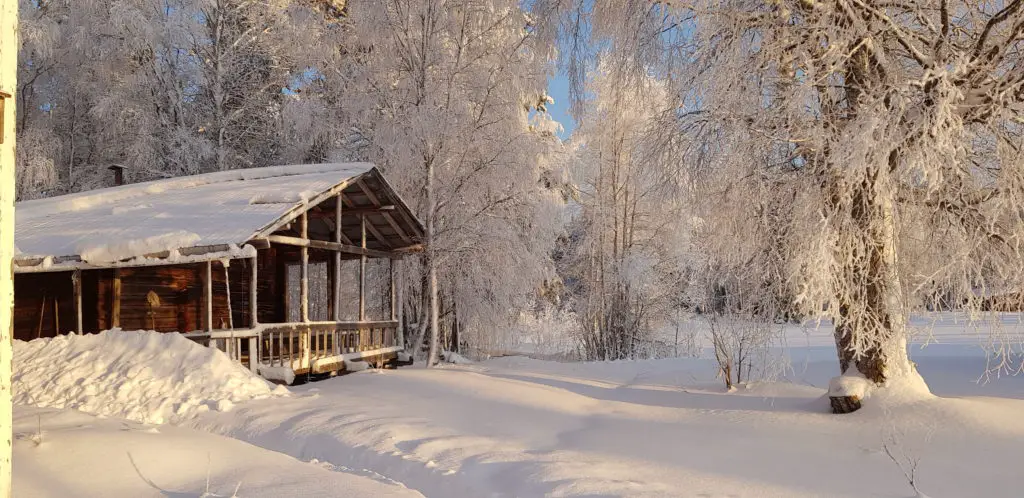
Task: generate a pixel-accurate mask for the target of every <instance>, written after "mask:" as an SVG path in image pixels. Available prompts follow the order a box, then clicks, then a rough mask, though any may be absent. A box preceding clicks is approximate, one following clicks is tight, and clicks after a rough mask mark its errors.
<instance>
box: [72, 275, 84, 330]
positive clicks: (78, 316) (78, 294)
mask: <svg viewBox="0 0 1024 498" xmlns="http://www.w3.org/2000/svg"><path fill="white" fill-rule="evenodd" d="M71 283H72V284H74V286H75V332H76V333H78V335H82V270H80V269H76V270H75V271H74V273H72V274H71Z"/></svg>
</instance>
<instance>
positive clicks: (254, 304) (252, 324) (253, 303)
mask: <svg viewBox="0 0 1024 498" xmlns="http://www.w3.org/2000/svg"><path fill="white" fill-rule="evenodd" d="M258 263H259V257H258V256H253V258H252V260H251V264H252V268H250V270H251V275H252V276H251V277H250V279H249V328H256V326H257V325H259V323H260V319H259V302H258V301H257V297H258V296H257V295H256V279H257V277H258V275H257V273H256V267H257V266H258Z"/></svg>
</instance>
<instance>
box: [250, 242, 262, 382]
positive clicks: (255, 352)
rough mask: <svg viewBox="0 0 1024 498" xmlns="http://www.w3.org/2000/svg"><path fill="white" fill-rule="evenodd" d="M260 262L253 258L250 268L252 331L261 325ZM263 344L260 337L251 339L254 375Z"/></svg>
mask: <svg viewBox="0 0 1024 498" xmlns="http://www.w3.org/2000/svg"><path fill="white" fill-rule="evenodd" d="M257 254H258V253H257ZM258 262H259V257H258V256H253V258H252V259H251V260H250V265H252V268H250V271H251V273H250V278H249V328H252V329H255V328H256V326H257V325H259V318H258V316H257V313H258V311H259V308H258V306H257V301H256V298H257V295H256V277H257V274H256V266H257V263H258ZM262 343H263V341H262V340H261V338H260V337H250V338H249V370H251V371H252V373H258V370H257V368H256V366H257V365H259V362H260V345H261V344H262Z"/></svg>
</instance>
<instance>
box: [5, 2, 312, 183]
mask: <svg viewBox="0 0 1024 498" xmlns="http://www.w3.org/2000/svg"><path fill="white" fill-rule="evenodd" d="M21 11H22V12H21V18H20V29H21V32H22V33H23V34H24V36H22V43H21V60H22V62H21V64H20V65H19V71H20V76H21V78H20V90H21V92H22V93H23V94H24V95H25V98H24V99H23V100H22V101H21V102H20V103H19V119H18V133H19V136H20V137H21V138H22V143H23V147H20V148H19V151H18V153H19V159H18V164H19V166H18V194H19V197H21V198H28V197H34V196H45V195H53V194H59V193H64V192H69V191H77V190H87V189H90V188H96V187H100V186H106V185H109V181H110V180H109V177H110V175H109V172H108V171H107V168H108V167H109V166H112V165H120V166H123V167H126V168H127V172H128V178H129V180H130V181H140V180H145V179H151V178H160V177H167V176H177V175H183V174H195V173H199V172H205V171H212V170H218V169H225V168H235V167H252V166H264V165H270V164H278V163H280V162H286V161H295V162H300V161H301V160H302V158H303V157H304V156H305V152H304V151H303V150H301V149H303V148H306V144H304V141H305V140H306V135H299V134H296V133H294V130H295V128H296V122H298V121H301V122H305V121H308V118H307V117H306V115H307V114H308V113H296V112H285V108H287V107H289V106H291V105H293V104H298V105H304V106H306V107H307V108H309V107H310V106H309V105H307V104H308V103H307V101H306V99H305V98H304V96H303V95H302V94H301V92H299V91H298V89H299V87H301V86H302V85H303V84H304V83H305V82H306V81H305V78H304V75H305V73H306V71H307V69H308V68H310V67H311V66H312V67H315V63H316V62H317V61H318V60H319V57H320V54H319V51H321V50H322V47H321V45H320V35H321V31H320V28H321V26H322V23H321V22H320V16H319V15H318V14H316V12H315V11H314V10H313V9H312V8H311V7H310V6H309V5H308V4H307V3H305V2H300V1H286V0H281V1H273V2H250V1H242V0H168V1H165V0H82V1H76V2H73V3H72V2H63V1H37V0H25V1H23V2H22V9H21ZM311 100H314V101H315V99H311ZM314 104H316V105H322V104H321V103H319V102H314Z"/></svg>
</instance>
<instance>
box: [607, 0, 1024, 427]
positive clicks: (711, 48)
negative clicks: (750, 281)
mask: <svg viewBox="0 0 1024 498" xmlns="http://www.w3.org/2000/svg"><path fill="white" fill-rule="evenodd" d="M613 3H614V4H615V5H604V6H602V7H601V8H611V7H615V6H618V7H621V8H620V9H619V10H618V13H619V14H621V15H622V16H623V18H624V20H623V19H620V20H619V21H617V22H616V26H639V27H640V29H638V30H634V31H632V34H631V35H630V36H622V34H623V32H622V29H621V28H614V29H612V28H607V29H606V30H605V31H606V32H608V33H610V36H613V37H615V38H616V40H617V42H618V43H619V45H618V46H617V47H616V48H622V49H624V50H626V51H640V53H643V54H645V55H648V56H650V57H647V58H637V57H635V58H634V59H633V60H631V59H627V58H620V59H619V60H620V61H622V64H623V65H624V66H630V67H631V68H632V70H634V71H635V70H642V69H643V68H642V67H639V66H638V65H637V64H636V63H635V62H634V60H643V61H654V62H655V63H656V65H657V67H660V68H662V70H663V71H664V73H662V74H664V75H666V77H669V78H671V79H672V81H675V82H676V83H677V86H676V88H677V90H676V95H677V97H678V101H679V106H680V107H679V108H680V110H681V111H680V112H679V116H678V118H679V119H676V120H674V125H675V126H674V130H676V132H677V133H680V134H683V135H685V136H687V137H688V138H689V139H690V140H692V143H693V148H692V154H691V155H690V158H689V160H687V161H686V162H685V164H684V167H685V168H687V170H688V171H689V172H690V173H692V174H693V175H694V176H695V177H701V176H716V177H717V178H718V179H719V180H721V183H718V187H719V189H717V190H720V189H721V188H733V187H744V188H746V189H748V191H751V192H754V191H758V192H762V193H764V194H766V195H768V196H770V198H772V199H778V200H779V201H780V202H784V203H785V204H786V205H788V206H790V209H789V210H788V212H787V213H785V214H784V215H783V216H781V217H780V218H779V219H778V220H777V226H778V227H779V229H780V230H784V231H785V232H786V237H785V239H784V240H783V241H782V242H783V243H784V244H785V252H784V254H785V265H784V268H785V271H784V273H783V275H782V276H783V277H784V279H783V282H782V283H784V284H785V285H786V286H787V287H788V288H789V291H790V292H791V293H792V295H793V296H795V297H794V302H795V304H796V305H797V307H798V309H799V310H800V311H801V312H803V313H805V314H806V315H807V316H812V317H824V318H829V319H831V320H833V321H834V323H835V330H836V346H837V350H838V354H839V363H840V369H841V372H842V374H843V375H844V376H846V377H856V378H863V379H866V380H867V381H868V382H869V384H871V385H875V386H887V385H892V384H894V383H911V384H915V385H917V386H918V388H921V387H922V384H921V383H920V377H919V376H918V375H917V373H916V372H915V369H914V366H913V364H912V363H911V362H910V361H909V359H908V356H907V349H906V340H907V327H906V317H907V314H908V312H909V311H910V306H911V303H912V302H914V296H915V295H919V294H922V293H924V294H927V293H928V291H929V289H930V288H933V287H936V286H941V287H942V288H944V289H946V290H948V293H950V294H953V295H955V296H956V299H955V301H958V302H963V303H964V306H967V307H972V306H975V305H977V304H978V303H977V292H976V291H977V290H978V289H985V288H993V287H997V288H1006V287H1012V288H1019V286H1020V285H1021V282H1022V279H1021V275H1020V272H1021V270H1020V269H1021V267H1022V258H1021V248H1020V240H1021V235H1024V234H1022V229H1024V224H1022V223H1021V219H1020V218H1021V216H1022V213H1021V212H1020V210H1019V206H1020V203H1021V199H1022V194H1024V191H1022V185H1024V181H1022V180H1024V168H1022V166H1021V165H1022V164H1024V162H1022V156H1021V145H1022V142H1021V130H1022V115H1024V108H1022V104H1024V66H1022V65H1024V60H1022V59H1021V53H1022V52H1021V50H1020V49H1021V46H1022V43H1024V13H1022V9H1024V2H1021V1H1007V2H985V3H977V2H964V1H948V0H943V1H939V2H934V3H930V2H910V3H882V2H868V1H861V0H836V1H824V0H823V1H770V2H769V1H758V0H739V1H734V2H728V3H727V4H724V5H723V4H720V3H717V2H715V3H711V2H699V1H698V2H692V3H687V4H685V5H684V4H682V3H676V2H665V3H656V4H645V5H641V4H642V2H628V1H623V2H613ZM644 27H651V29H643V28H644ZM596 31H598V32H602V31H601V30H600V29H597V30H596ZM627 34H628V33H627ZM648 42H649V43H648ZM709 192H710V191H709ZM736 214H737V216H745V215H749V210H747V208H743V209H739V208H737V211H736ZM909 232H913V233H914V234H915V237H914V240H913V247H915V248H920V247H922V245H924V246H931V247H932V248H933V252H932V255H931V257H924V256H922V254H921V251H920V250H916V251H912V250H911V243H910V242H909V241H908V240H907V238H906V237H905V236H904V234H906V233H909ZM740 240H743V239H742V237H741V238H740ZM751 242H755V241H754V240H751ZM911 255H913V257H912V258H911V257H909V256H911ZM936 255H941V257H936ZM855 384H857V383H856V382H854V383H849V382H842V381H840V382H836V383H834V387H835V388H834V389H833V390H832V393H831V394H832V401H833V409H834V411H836V412H848V411H851V410H855V409H857V408H858V407H859V406H860V400H859V399H858V396H856V394H857V393H853V392H848V391H845V390H844V388H843V386H848V385H855Z"/></svg>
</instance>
